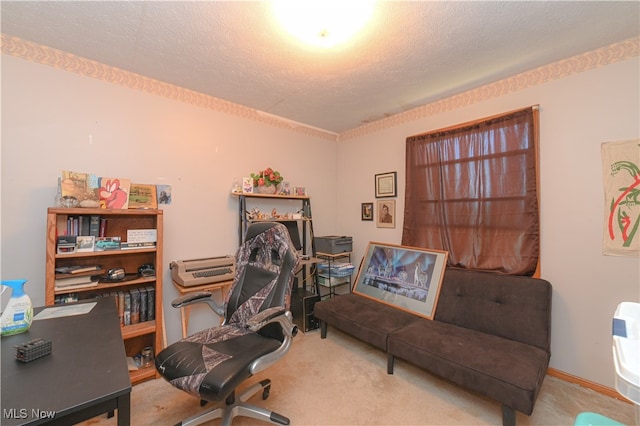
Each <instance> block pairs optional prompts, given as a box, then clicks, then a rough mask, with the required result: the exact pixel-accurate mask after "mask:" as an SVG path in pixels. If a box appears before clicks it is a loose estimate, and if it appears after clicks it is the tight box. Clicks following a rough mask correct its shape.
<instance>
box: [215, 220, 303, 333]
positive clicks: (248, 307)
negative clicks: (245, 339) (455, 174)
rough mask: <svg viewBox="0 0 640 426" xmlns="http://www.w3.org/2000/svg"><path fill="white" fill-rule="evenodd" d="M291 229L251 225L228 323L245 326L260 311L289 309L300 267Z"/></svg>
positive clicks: (228, 302) (239, 262) (231, 295)
mask: <svg viewBox="0 0 640 426" xmlns="http://www.w3.org/2000/svg"><path fill="white" fill-rule="evenodd" d="M298 261H299V259H298V254H297V252H296V250H295V249H294V247H293V244H292V242H291V239H290V237H289V231H288V230H287V228H286V227H285V226H284V225H283V224H281V223H277V222H255V223H252V224H251V225H249V227H248V229H247V232H246V235H245V239H244V242H243V244H242V245H241V246H240V248H239V249H238V254H237V257H236V275H235V277H234V280H233V284H232V285H231V289H230V291H229V293H228V294H227V298H226V300H225V324H234V325H238V326H240V327H244V326H245V324H246V322H247V320H248V319H249V318H251V317H252V316H253V315H255V314H257V313H258V312H261V311H264V310H265V309H268V308H272V307H275V306H282V307H284V308H285V309H287V310H288V309H289V304H290V301H291V288H292V285H293V279H294V276H295V268H296V266H297V264H298Z"/></svg>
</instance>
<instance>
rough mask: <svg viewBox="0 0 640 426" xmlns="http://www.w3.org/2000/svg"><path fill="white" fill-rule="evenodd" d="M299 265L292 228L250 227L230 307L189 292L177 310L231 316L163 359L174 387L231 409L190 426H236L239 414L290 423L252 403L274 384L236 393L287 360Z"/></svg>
mask: <svg viewBox="0 0 640 426" xmlns="http://www.w3.org/2000/svg"><path fill="white" fill-rule="evenodd" d="M297 263H298V255H297V253H296V251H295V250H294V249H293V246H292V244H291V239H290V238H289V233H288V231H287V228H286V227H285V226H284V225H282V224H280V223H274V222H259V223H254V224H252V225H250V226H249V228H248V229H247V233H246V236H245V241H244V243H243V245H242V246H241V247H240V249H239V250H238V255H237V259H236V275H235V278H234V281H233V284H232V286H231V289H230V291H229V293H228V295H227V298H226V300H225V303H224V306H220V305H219V304H217V303H216V302H215V301H214V299H213V298H212V297H211V294H210V293H208V292H199V293H193V294H188V295H185V296H183V297H180V298H178V299H176V300H174V301H173V302H172V305H173V306H174V307H177V308H179V307H182V306H187V305H190V304H193V303H199V302H205V303H207V304H208V305H209V306H210V307H211V308H212V309H213V310H214V311H215V312H216V313H217V314H218V315H220V316H221V317H224V322H223V324H222V325H221V326H218V327H213V328H209V329H206V330H203V331H200V332H198V333H196V334H194V335H192V336H189V337H186V338H184V339H182V340H180V341H178V342H176V343H173V344H171V345H169V346H168V347H167V348H166V349H164V350H163V351H161V352H160V353H159V354H158V355H157V357H156V361H155V363H156V369H157V370H158V372H159V373H160V374H161V375H162V376H163V377H164V378H165V379H166V380H167V381H169V383H171V384H172V385H173V386H175V387H177V388H179V389H182V390H183V391H185V392H188V393H190V394H192V395H194V396H196V397H198V398H200V400H201V402H202V404H201V405H204V404H205V403H206V402H208V401H211V402H222V401H224V404H222V405H221V406H220V404H218V406H217V407H214V408H213V409H211V410H209V411H205V412H203V413H201V414H198V415H196V416H194V417H192V418H190V419H188V420H185V421H183V422H182V423H181V424H183V425H196V424H201V423H204V422H207V421H210V420H212V419H217V418H221V419H222V424H223V425H228V424H231V421H232V420H233V418H234V417H235V416H239V415H241V416H248V417H252V418H255V419H260V420H264V421H267V422H271V423H277V424H284V425H288V424H289V419H288V418H286V417H284V416H282V415H280V414H278V413H274V412H271V411H269V410H267V409H264V408H261V407H257V406H252V405H249V404H246V403H245V401H247V400H248V399H249V398H250V397H251V396H253V395H254V394H256V393H257V392H259V391H261V390H262V399H267V397H268V396H269V390H270V388H271V381H270V380H268V379H267V380H263V381H261V382H259V383H256V384H254V385H252V386H250V387H249V388H248V389H247V390H246V391H245V392H243V393H242V395H240V396H237V395H236V389H237V387H238V386H239V385H241V384H242V383H244V382H245V380H247V379H248V378H250V377H251V376H253V375H254V374H255V373H257V372H259V371H262V370H264V369H266V368H268V367H270V366H271V365H273V364H275V363H276V362H277V361H278V360H280V359H281V358H282V357H283V356H284V355H285V354H286V353H287V351H288V350H289V347H290V346H291V342H292V340H293V337H294V336H295V334H296V332H297V328H296V326H295V325H294V324H293V320H292V316H291V312H290V311H289V302H290V298H291V287H292V284H293V278H294V274H295V268H296V266H297Z"/></svg>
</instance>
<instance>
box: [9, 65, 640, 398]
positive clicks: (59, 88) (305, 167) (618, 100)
mask: <svg viewBox="0 0 640 426" xmlns="http://www.w3.org/2000/svg"><path fill="white" fill-rule="evenodd" d="M639 77H640V71H639V66H638V60H637V57H636V58H634V59H632V60H627V61H624V62H619V63H616V64H613V65H608V66H605V67H602V68H597V69H594V70H591V71H587V72H583V73H580V74H575V75H573V76H570V77H566V78H563V79H561V80H556V81H552V82H549V83H546V84H543V85H539V86H535V87H532V88H529V89H526V90H521V91H519V92H514V93H511V94H508V95H505V96H501V97H498V98H494V99H490V100H487V101H484V102H481V103H477V104H473V105H470V106H467V107H463V108H459V109H458V110H454V111H449V112H443V113H440V114H437V115H433V116H429V117H426V118H417V119H415V120H413V121H407V122H404V123H400V124H398V125H396V126H394V127H389V128H387V129H383V130H379V131H377V132H373V133H369V134H367V135H365V136H360V137H356V138H353V139H347V140H343V141H340V142H338V143H337V144H336V143H334V142H330V141H327V140H325V139H322V138H319V137H311V136H308V135H304V134H300V133H297V132H295V131H291V130H286V129H280V128H277V127H274V126H270V125H268V124H262V123H258V122H255V121H251V120H249V119H243V118H240V117H237V116H233V115H227V114H224V113H220V112H216V111H212V110H208V109H203V108H199V107H195V106H193V105H188V104H183V103H180V102H177V101H172V100H168V99H166V98H163V97H159V96H155V95H151V94H147V93H144V92H140V91H136V90H131V89H126V88H123V87H120V86H117V85H113V84H110V83H106V82H102V81H99V80H95V79H92V78H88V77H82V76H79V75H76V74H73V73H68V72H64V71H59V70H56V69H54V68H51V67H48V66H44V65H39V64H35V63H31V62H28V61H25V60H22V59H17V58H14V57H10V56H6V55H3V56H2V160H1V164H2V171H1V178H2V182H1V184H2V200H1V201H2V204H1V209H0V217H1V219H2V222H1V225H2V245H1V261H2V262H1V268H2V269H1V270H0V275H1V276H2V278H3V279H9V278H26V279H28V280H29V283H28V284H27V291H28V292H29V294H30V295H31V296H32V297H33V298H34V302H35V303H36V304H42V303H43V302H44V263H45V250H44V246H45V213H46V208H47V207H49V206H51V205H52V204H53V200H54V196H55V192H56V179H57V176H58V174H59V172H60V170H61V169H69V170H77V171H87V172H93V173H96V174H103V175H107V174H109V175H120V176H125V177H130V178H131V179H132V180H133V181H135V182H137V183H152V184H153V183H163V184H171V185H172V186H173V204H172V205H171V206H167V207H166V208H165V209H164V211H165V240H164V247H165V265H164V270H165V272H168V263H169V262H170V261H171V260H173V259H186V258H191V257H196V256H208V255H220V254H225V253H232V252H233V251H235V249H236V247H237V225H238V218H237V205H236V202H235V200H234V199H233V198H231V197H230V196H229V189H230V186H231V183H232V180H233V178H236V177H242V176H243V175H246V174H248V173H250V172H251V171H254V170H257V169H259V168H262V167H266V166H272V167H275V168H277V169H278V170H279V171H281V172H282V173H283V174H284V175H285V177H286V178H287V179H288V180H290V181H291V182H292V183H293V184H299V185H304V186H306V187H307V188H308V190H309V192H310V194H311V197H312V207H313V216H314V226H315V231H316V235H331V234H336V233H337V234H346V235H352V236H353V238H354V249H355V255H354V259H353V261H354V263H357V262H359V260H360V259H361V257H362V253H363V251H364V249H365V247H366V244H367V243H368V242H369V241H380V242H389V243H400V241H401V229H402V214H401V212H402V208H403V203H404V200H403V196H404V188H405V184H404V166H405V164H404V155H405V146H404V144H405V139H406V137H407V136H410V135H413V134H418V133H422V132H426V131H429V130H433V129H437V128H441V127H445V126H449V125H454V124H457V123H461V122H465V121H469V120H473V119H477V118H480V117H485V116H488V115H494V114H498V113H500V112H504V111H509V110H513V109H516V108H521V107H525V106H528V105H533V104H539V105H540V119H541V125H540V127H541V129H540V130H541V146H540V154H541V158H540V164H541V171H540V172H541V214H542V221H541V226H542V229H541V231H542V267H543V269H542V275H543V278H546V279H548V280H549V281H551V283H552V284H553V286H554V300H553V304H554V305H553V334H552V358H551V366H552V367H553V368H556V369H559V370H562V371H565V372H568V373H570V374H573V375H576V376H579V377H582V378H584V379H587V380H590V381H594V382H596V383H600V384H603V385H606V386H613V366H612V360H611V349H610V342H611V315H612V313H613V310H614V309H615V306H616V305H617V304H618V303H619V302H620V301H623V300H636V301H638V300H640V294H639V293H640V290H639V281H640V277H639V274H640V271H639V269H640V264H639V260H638V259H637V258H628V257H627V258H623V257H620V258H617V257H607V256H603V255H602V253H601V241H602V230H603V210H604V205H603V189H602V188H603V185H602V176H601V163H600V144H601V143H602V142H605V141H612V140H621V139H630V138H634V137H638V135H639V133H640V131H639V117H640V107H639V96H638V94H639V93H640V87H639V81H640V78H639ZM388 171H397V172H398V198H397V199H396V201H397V212H400V214H399V215H397V226H396V228H395V229H391V230H390V229H382V228H376V227H375V224H374V223H373V222H363V221H361V220H360V204H361V203H362V202H372V201H375V198H374V185H373V180H374V174H376V173H381V172H388ZM164 290H165V315H166V325H167V333H168V338H169V341H170V342H172V341H175V340H176V339H177V338H178V337H179V335H180V320H179V314H178V312H177V311H175V310H173V309H172V308H171V307H170V305H169V301H170V300H171V299H172V298H173V297H175V296H176V295H177V294H176V292H175V290H174V289H173V287H172V285H171V282H170V278H169V276H168V273H167V274H166V275H165V282H164ZM208 321H209V318H208V316H207V315H205V313H204V312H201V311H197V312H196V315H195V319H194V321H192V324H191V325H192V329H198V328H202V327H204V326H206V325H207V324H208V323H209V322H208Z"/></svg>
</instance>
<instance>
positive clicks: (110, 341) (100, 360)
mask: <svg viewBox="0 0 640 426" xmlns="http://www.w3.org/2000/svg"><path fill="white" fill-rule="evenodd" d="M92 302H97V304H96V305H95V306H94V307H93V309H92V310H91V312H89V313H88V314H84V315H75V316H67V317H63V318H51V319H42V320H36V321H33V323H32V325H31V328H30V329H29V331H27V332H26V333H22V334H18V335H15V336H4V337H2V340H1V347H2V397H1V401H2V417H1V421H0V423H1V424H2V425H3V426H5V425H7V426H8V425H38V424H45V423H46V424H53V425H55V424H59V425H70V424H74V423H78V422H81V421H84V420H87V419H90V418H92V417H95V416H97V415H100V414H103V413H107V412H112V411H114V410H117V415H118V424H119V425H129V423H130V410H131V401H130V395H131V380H130V379H129V371H128V368H127V360H126V355H125V350H124V343H123V341H122V334H121V332H120V322H119V320H118V312H117V310H116V304H115V300H114V299H113V298H111V297H109V298H102V299H96V300H93V301H92ZM42 309H43V308H39V309H36V312H39V311H40V310H42ZM35 338H43V339H48V340H50V341H51V344H52V348H51V354H50V355H47V356H45V357H42V358H39V359H36V360H34V361H31V362H29V363H23V362H20V361H17V360H16V359H15V345H18V344H20V343H24V342H27V341H29V340H32V339H35ZM51 415H53V417H50V416H51Z"/></svg>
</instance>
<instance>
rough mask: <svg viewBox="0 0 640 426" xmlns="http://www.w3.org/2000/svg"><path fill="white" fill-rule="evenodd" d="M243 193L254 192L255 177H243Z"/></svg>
mask: <svg viewBox="0 0 640 426" xmlns="http://www.w3.org/2000/svg"><path fill="white" fill-rule="evenodd" d="M242 193H243V194H253V179H252V178H250V177H243V178H242Z"/></svg>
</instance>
